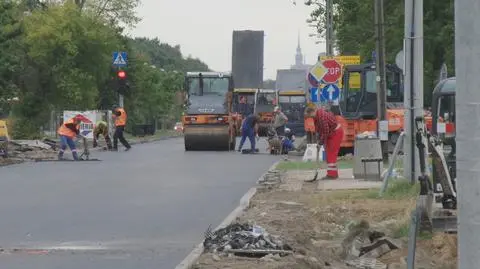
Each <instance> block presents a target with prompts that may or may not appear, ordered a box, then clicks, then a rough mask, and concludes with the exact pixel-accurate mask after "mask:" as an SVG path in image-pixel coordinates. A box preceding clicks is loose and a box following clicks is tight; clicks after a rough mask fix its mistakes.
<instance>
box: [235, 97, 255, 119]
mask: <svg viewBox="0 0 480 269" xmlns="http://www.w3.org/2000/svg"><path fill="white" fill-rule="evenodd" d="M254 104H255V94H254V93H236V95H235V96H234V98H233V111H234V112H238V113H240V114H243V115H249V114H251V113H253V109H254Z"/></svg>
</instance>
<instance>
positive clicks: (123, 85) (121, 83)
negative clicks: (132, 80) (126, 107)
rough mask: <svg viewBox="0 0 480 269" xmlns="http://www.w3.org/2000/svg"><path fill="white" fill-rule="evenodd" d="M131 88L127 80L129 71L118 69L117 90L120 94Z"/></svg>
mask: <svg viewBox="0 0 480 269" xmlns="http://www.w3.org/2000/svg"><path fill="white" fill-rule="evenodd" d="M128 88H129V85H128V82H127V72H126V71H124V70H118V71H117V91H118V93H120V94H125V93H126V92H127V90H128Z"/></svg>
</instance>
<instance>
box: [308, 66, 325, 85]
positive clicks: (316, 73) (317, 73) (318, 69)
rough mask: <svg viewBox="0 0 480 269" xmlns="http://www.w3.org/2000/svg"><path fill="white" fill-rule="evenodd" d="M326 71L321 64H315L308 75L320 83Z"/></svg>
mask: <svg viewBox="0 0 480 269" xmlns="http://www.w3.org/2000/svg"><path fill="white" fill-rule="evenodd" d="M327 71H328V70H327V69H326V68H325V67H324V66H323V64H322V62H318V63H317V64H315V65H314V66H313V67H312V69H310V74H311V75H312V76H313V77H314V78H315V79H316V80H317V81H321V80H322V78H323V76H324V75H325V74H326V73H327Z"/></svg>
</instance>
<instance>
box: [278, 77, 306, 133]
mask: <svg viewBox="0 0 480 269" xmlns="http://www.w3.org/2000/svg"><path fill="white" fill-rule="evenodd" d="M308 88H309V87H308V82H307V70H302V69H279V70H277V78H276V81H275V89H276V90H277V91H278V104H279V106H280V107H281V109H282V111H283V113H285V115H286V116H287V118H288V122H287V127H288V128H290V129H291V130H292V131H293V132H294V133H295V135H297V136H303V135H305V123H304V117H303V114H304V111H305V107H306V105H307V96H308V95H307V93H308Z"/></svg>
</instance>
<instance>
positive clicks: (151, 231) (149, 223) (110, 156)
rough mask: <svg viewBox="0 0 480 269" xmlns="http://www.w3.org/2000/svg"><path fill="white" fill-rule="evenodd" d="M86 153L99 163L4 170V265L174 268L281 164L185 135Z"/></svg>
mask: <svg viewBox="0 0 480 269" xmlns="http://www.w3.org/2000/svg"><path fill="white" fill-rule="evenodd" d="M261 142H262V143H261V144H260V148H262V147H264V146H263V145H264V143H263V141H261ZM246 146H247V147H249V146H250V144H249V143H248V141H247V142H246ZM66 154H70V153H69V152H67V153H66ZM92 154H93V155H94V156H93V157H98V158H99V159H102V160H103V161H102V162H84V163H71V162H43V163H23V164H19V165H14V166H6V167H0V216H1V220H0V247H1V248H3V249H5V250H6V251H4V252H0V268H2V269H3V268H5V269H30V268H31V269H57V268H58V269H85V268H89V269H97V268H98V269H110V268H111V269H137V268H138V269H150V268H152V269H170V268H174V267H175V266H176V265H177V264H178V263H180V262H181V261H182V260H183V258H184V257H185V256H186V255H187V254H188V253H189V252H190V251H191V250H192V249H193V247H194V246H196V245H197V244H198V243H200V242H201V241H202V239H203V233H204V232H205V230H206V229H207V227H208V226H209V225H210V224H211V225H212V227H213V228H214V227H216V226H217V225H218V224H220V222H221V221H222V220H223V219H224V218H225V217H226V216H227V215H228V214H229V213H230V211H231V210H233V209H234V208H235V207H236V206H237V205H238V202H239V199H240V198H241V197H242V196H243V194H244V193H245V192H247V191H248V189H249V188H251V187H252V186H254V184H255V181H256V180H257V179H258V178H259V177H260V176H261V175H262V174H263V173H264V172H265V170H266V169H268V167H270V166H271V165H272V164H273V163H274V162H275V161H276V160H278V157H277V158H276V157H274V156H270V155H267V154H259V155H256V156H252V155H242V154H240V153H238V152H185V151H184V147H183V139H182V138H176V139H169V140H164V141H158V142H154V143H149V144H140V145H135V146H134V147H133V149H132V150H131V151H130V152H118V153H116V152H98V153H97V152H94V153H92ZM66 156H69V155H66ZM15 248H18V249H19V250H18V251H12V250H13V249H15ZM31 249H38V250H41V251H40V252H36V251H30V250H31ZM51 249H55V250H51ZM27 250H28V251H27ZM47 250H49V251H47Z"/></svg>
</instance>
